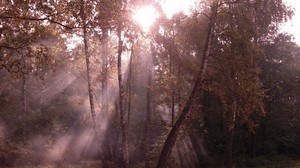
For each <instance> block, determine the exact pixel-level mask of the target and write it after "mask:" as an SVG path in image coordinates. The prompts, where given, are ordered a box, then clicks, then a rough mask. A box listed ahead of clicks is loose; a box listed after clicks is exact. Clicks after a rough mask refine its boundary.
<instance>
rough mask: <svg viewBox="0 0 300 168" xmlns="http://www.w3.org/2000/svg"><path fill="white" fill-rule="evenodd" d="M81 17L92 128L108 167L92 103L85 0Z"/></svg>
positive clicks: (101, 156)
mask: <svg viewBox="0 0 300 168" xmlns="http://www.w3.org/2000/svg"><path fill="white" fill-rule="evenodd" d="M80 10H81V11H80V12H81V19H82V22H83V28H82V31H83V43H84V54H85V60H86V75H87V83H88V94H89V100H90V110H91V115H92V122H93V130H94V134H95V139H96V143H97V148H98V151H99V157H100V160H101V161H102V164H103V165H102V166H103V167H108V165H107V162H106V161H105V160H104V159H103V154H102V150H101V145H100V142H99V137H98V131H97V129H96V120H95V119H96V114H95V104H94V95H93V88H92V84H91V83H92V81H91V80H92V79H91V68H90V53H89V48H88V41H87V28H86V24H87V23H86V14H85V1H84V0H82V1H81V9H80Z"/></svg>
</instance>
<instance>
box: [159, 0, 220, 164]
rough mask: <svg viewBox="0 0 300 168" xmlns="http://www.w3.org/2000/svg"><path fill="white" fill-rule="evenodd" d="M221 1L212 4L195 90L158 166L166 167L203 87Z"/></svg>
mask: <svg viewBox="0 0 300 168" xmlns="http://www.w3.org/2000/svg"><path fill="white" fill-rule="evenodd" d="M219 3H220V2H219V1H215V2H213V4H212V6H211V12H210V18H209V25H208V30H207V35H206V40H205V48H204V51H203V56H202V61H201V65H200V69H199V71H198V74H197V77H196V81H195V85H194V87H193V90H192V92H191V94H190V96H189V99H188V100H187V102H186V104H185V106H184V108H183V110H182V112H181V114H180V115H179V116H178V119H177V120H176V122H175V124H174V126H173V127H172V129H171V131H170V133H169V134H168V137H167V139H166V141H165V143H164V145H163V148H162V151H161V154H160V157H159V161H158V163H157V167H158V168H161V167H166V163H167V160H168V158H169V156H170V154H171V151H172V148H173V147H174V145H175V142H176V139H177V137H178V134H179V131H180V129H181V127H182V126H183V125H184V124H185V121H186V117H187V115H188V114H189V113H190V111H191V109H192V107H193V105H194V103H195V100H196V98H197V96H198V95H199V92H200V90H201V89H202V83H203V80H204V75H205V73H206V69H207V63H208V57H209V55H210V52H211V47H212V46H211V45H212V41H213V36H214V27H215V21H216V16H217V10H218V5H219ZM198 52H200V51H198ZM197 54H200V53H197Z"/></svg>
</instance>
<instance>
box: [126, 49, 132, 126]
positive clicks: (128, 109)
mask: <svg viewBox="0 0 300 168" xmlns="http://www.w3.org/2000/svg"><path fill="white" fill-rule="evenodd" d="M132 56H133V47H132V48H131V54H130V59H129V70H128V71H129V72H128V87H127V90H128V107H127V126H128V127H129V123H130V111H131V96H132V85H131V84H132Z"/></svg>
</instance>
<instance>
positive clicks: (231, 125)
mask: <svg viewBox="0 0 300 168" xmlns="http://www.w3.org/2000/svg"><path fill="white" fill-rule="evenodd" d="M236 106H237V105H236V100H234V102H233V104H232V105H231V106H230V107H229V109H228V111H226V112H227V114H226V115H225V116H226V119H225V120H226V121H227V126H226V132H227V136H226V138H227V139H226V141H225V167H228V168H231V167H233V159H232V145H233V138H234V130H235V120H236V108H237V107H236Z"/></svg>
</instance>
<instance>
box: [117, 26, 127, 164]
mask: <svg viewBox="0 0 300 168" xmlns="http://www.w3.org/2000/svg"><path fill="white" fill-rule="evenodd" d="M117 34H118V82H119V107H120V109H119V110H120V121H121V129H122V152H123V166H124V167H125V168H128V166H129V153H128V127H127V124H126V111H125V108H124V107H125V106H124V105H125V98H124V85H123V81H122V80H123V79H122V52H123V49H122V48H123V41H122V28H121V23H119V25H118V30H117Z"/></svg>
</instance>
